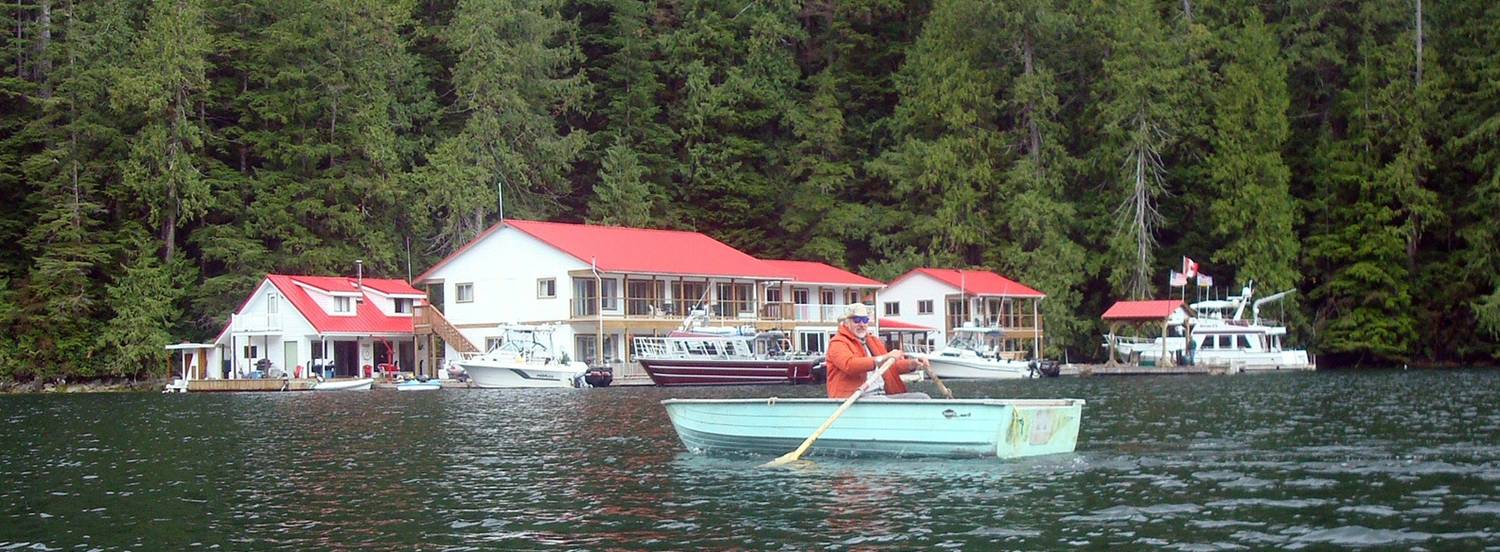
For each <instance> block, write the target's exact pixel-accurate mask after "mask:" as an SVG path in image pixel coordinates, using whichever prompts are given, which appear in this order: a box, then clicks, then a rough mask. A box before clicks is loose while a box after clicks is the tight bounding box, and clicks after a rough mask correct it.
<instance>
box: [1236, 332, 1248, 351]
mask: <svg viewBox="0 0 1500 552" xmlns="http://www.w3.org/2000/svg"><path fill="white" fill-rule="evenodd" d="M1234 342H1235V347H1236V348H1239V349H1247V350H1248V349H1249V348H1250V339H1249V338H1248V337H1246V336H1245V334H1240V335H1237V336H1234Z"/></svg>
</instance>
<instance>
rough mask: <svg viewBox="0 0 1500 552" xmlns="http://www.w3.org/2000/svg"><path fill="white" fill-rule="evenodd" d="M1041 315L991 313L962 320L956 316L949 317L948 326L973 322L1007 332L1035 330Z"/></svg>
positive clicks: (976, 324) (952, 326) (975, 324)
mask: <svg viewBox="0 0 1500 552" xmlns="http://www.w3.org/2000/svg"><path fill="white" fill-rule="evenodd" d="M1040 318H1041V317H1040V316H1037V315H1032V314H1031V313H1026V314H1009V315H1003V316H1002V315H990V316H976V317H974V318H972V319H970V320H960V319H958V318H956V317H949V318H948V326H949V327H950V328H956V327H959V326H963V325H964V324H966V323H969V322H972V323H973V325H974V326H978V327H981V328H999V329H1001V330H1005V331H1007V332H1034V331H1036V330H1037V329H1038V324H1037V321H1038V320H1039V319H1040Z"/></svg>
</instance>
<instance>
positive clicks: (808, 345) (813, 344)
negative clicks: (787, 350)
mask: <svg viewBox="0 0 1500 552" xmlns="http://www.w3.org/2000/svg"><path fill="white" fill-rule="evenodd" d="M797 337H798V339H797V341H798V342H799V343H798V345H799V346H800V347H801V348H802V350H803V351H805V352H808V353H821V352H823V345H824V344H825V343H827V339H826V338H825V337H824V335H823V334H818V333H812V332H803V333H801V334H798V336H797Z"/></svg>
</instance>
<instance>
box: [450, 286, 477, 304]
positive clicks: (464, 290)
mask: <svg viewBox="0 0 1500 552" xmlns="http://www.w3.org/2000/svg"><path fill="white" fill-rule="evenodd" d="M453 300H454V301H455V302H458V303H473V302H474V284H473V283H472V282H471V283H467V284H453Z"/></svg>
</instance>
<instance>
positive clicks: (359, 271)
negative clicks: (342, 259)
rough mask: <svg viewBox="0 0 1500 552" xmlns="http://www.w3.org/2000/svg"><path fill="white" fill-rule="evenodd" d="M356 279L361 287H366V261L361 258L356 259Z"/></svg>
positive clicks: (357, 284)
mask: <svg viewBox="0 0 1500 552" xmlns="http://www.w3.org/2000/svg"><path fill="white" fill-rule="evenodd" d="M354 281H355V282H357V283H356V284H355V286H357V287H359V289H364V288H365V262H364V261H363V260H360V259H355V260H354Z"/></svg>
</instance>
